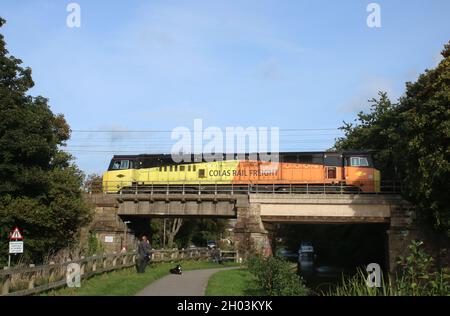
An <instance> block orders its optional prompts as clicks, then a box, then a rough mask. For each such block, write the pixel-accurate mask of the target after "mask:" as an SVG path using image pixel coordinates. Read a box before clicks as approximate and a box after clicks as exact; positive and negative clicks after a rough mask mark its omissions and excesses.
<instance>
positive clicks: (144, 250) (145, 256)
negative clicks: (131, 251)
mask: <svg viewBox="0 0 450 316" xmlns="http://www.w3.org/2000/svg"><path fill="white" fill-rule="evenodd" d="M149 261H150V243H149V242H148V239H147V236H142V239H141V241H140V242H139V244H138V249H137V262H136V269H137V272H138V273H144V272H145V267H146V266H147V264H148V262H149Z"/></svg>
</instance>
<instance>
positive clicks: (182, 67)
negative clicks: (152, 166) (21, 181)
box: [0, 0, 450, 173]
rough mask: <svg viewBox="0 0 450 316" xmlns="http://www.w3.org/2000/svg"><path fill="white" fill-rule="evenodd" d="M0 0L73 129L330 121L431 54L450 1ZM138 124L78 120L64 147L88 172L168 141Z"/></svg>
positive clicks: (18, 52)
mask: <svg viewBox="0 0 450 316" xmlns="http://www.w3.org/2000/svg"><path fill="white" fill-rule="evenodd" d="M70 2H71V1H55V0H48V1H44V0H33V1H31V0H30V1H25V0H23V1H16V0H14V1H13V0H2V2H1V4H0V15H1V16H2V17H3V18H5V19H6V20H7V24H6V26H5V27H3V28H2V30H1V32H2V33H3V34H4V35H5V38H6V42H7V45H8V49H9V51H10V53H11V54H13V55H14V56H16V57H19V58H21V59H22V60H23V62H24V65H26V66H30V67H32V69H33V78H34V80H35V83H36V86H35V87H34V88H33V89H32V91H31V93H32V94H33V95H43V96H45V97H48V98H49V99H50V105H51V108H52V110H53V111H54V112H56V113H63V114H64V115H65V117H66V119H67V121H68V122H69V124H70V125H71V127H72V129H74V130H172V129H173V128H174V127H177V126H187V127H192V124H193V120H194V119H195V118H202V119H203V121H204V125H205V127H207V126H218V127H222V128H223V127H226V126H243V127H247V126H269V127H270V126H277V127H279V128H280V129H291V128H295V129H310V128H312V129H317V128H337V127H339V126H341V125H342V121H343V120H346V121H351V120H353V118H354V117H355V114H356V113H357V112H358V111H359V110H364V109H367V106H368V104H367V102H366V100H367V99H369V98H372V97H374V96H376V94H377V91H378V90H384V91H387V92H388V93H389V95H390V96H391V97H392V98H393V99H396V98H398V97H399V96H400V95H401V94H402V93H403V91H404V83H405V82H406V81H412V80H415V79H416V78H417V75H418V74H419V73H421V72H423V71H424V69H426V68H432V67H434V66H436V65H437V63H438V62H439V59H440V55H439V53H440V51H441V50H442V48H443V45H444V44H445V43H446V42H447V41H448V40H449V39H450V19H448V12H450V1H447V0H430V1H401V0H390V1H377V3H378V4H380V6H381V28H369V27H367V25H366V18H367V16H368V14H369V13H368V12H366V7H367V5H368V4H369V3H370V2H372V1H362V0H354V1H298V0H295V1H294V0H289V1H288V0H281V1H268V0H252V1H247V0H240V1H233V0H228V1H214V0H208V1H206V0H205V1H169V0H163V1H93V0H89V1H76V2H77V3H79V4H80V6H81V28H68V27H67V25H66V17H67V15H68V13H67V12H66V6H67V4H68V3H70ZM337 135H338V132H337V131H310V132H307V131H305V132H304V133H302V132H299V133H298V134H296V135H291V138H288V140H286V142H289V141H290V140H292V139H294V138H295V139H296V141H291V143H289V144H287V147H286V148H287V149H289V150H323V149H326V148H328V147H330V146H331V145H332V143H333V139H334V137H335V136H337ZM149 137H150V136H149V134H148V133H147V134H146V133H129V132H128V133H123V134H122V133H81V132H74V133H73V140H72V141H71V142H69V144H68V148H69V150H72V152H73V153H74V155H75V156H76V158H77V163H78V164H79V166H80V167H81V168H82V169H83V170H84V171H86V172H88V173H89V172H94V171H95V172H101V171H102V170H104V169H105V168H106V165H107V163H108V161H109V159H110V157H111V155H112V154H113V152H115V151H116V152H118V153H122V152H123V151H127V150H129V151H130V152H145V151H146V152H158V151H166V147H167V146H169V144H170V141H169V140H168V139H166V138H164V137H163V136H161V135H158V136H155V137H154V138H153V140H150V139H149ZM95 149H98V150H97V151H96V150H95Z"/></svg>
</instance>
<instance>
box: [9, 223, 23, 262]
mask: <svg viewBox="0 0 450 316" xmlns="http://www.w3.org/2000/svg"><path fill="white" fill-rule="evenodd" d="M12 253H13V254H15V255H16V254H18V253H23V236H22V234H21V233H20V230H19V228H17V227H16V228H14V231H13V232H12V234H11V235H10V236H9V256H8V268H9V267H11V254H12Z"/></svg>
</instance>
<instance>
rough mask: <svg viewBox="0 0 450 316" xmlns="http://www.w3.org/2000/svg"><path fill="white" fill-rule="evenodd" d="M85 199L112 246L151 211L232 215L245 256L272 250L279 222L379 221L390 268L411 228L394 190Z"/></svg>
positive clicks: (409, 212) (165, 214)
mask: <svg viewBox="0 0 450 316" xmlns="http://www.w3.org/2000/svg"><path fill="white" fill-rule="evenodd" d="M88 199H89V200H90V201H92V203H93V204H94V205H95V209H96V212H95V213H96V215H95V220H94V222H93V226H92V227H91V229H92V230H95V231H96V232H97V233H98V234H99V235H100V237H101V238H102V240H103V239H105V238H106V236H110V237H109V238H108V239H109V244H105V246H106V248H108V247H109V248H110V250H115V251H117V250H118V248H119V249H120V243H123V241H124V238H128V241H127V243H128V244H130V243H131V241H132V240H133V238H134V236H133V235H132V234H131V233H130V232H129V231H128V230H127V227H126V225H125V224H124V222H127V221H132V222H133V221H136V220H141V219H145V218H154V217H161V218H168V217H186V218H189V217H190V218H192V217H209V218H230V219H235V225H234V239H235V240H234V241H235V245H236V248H237V250H238V255H239V256H240V257H244V258H245V257H246V256H247V255H248V254H249V253H251V252H259V253H263V254H266V255H270V254H271V244H272V242H271V241H272V240H273V237H274V231H275V227H276V225H277V224H280V223H282V224H286V223H295V224H303V223H309V224H369V223H380V224H385V226H386V241H387V242H386V245H387V247H386V248H387V249H386V255H387V256H386V257H387V258H388V266H389V269H390V270H393V269H394V268H395V261H396V258H397V256H398V255H401V254H402V252H403V251H404V250H405V249H406V245H407V244H409V242H410V240H411V238H414V232H415V229H414V227H413V225H412V220H413V217H414V212H413V208H412V206H411V205H410V204H409V203H408V202H406V201H404V200H402V198H401V197H400V196H399V195H397V194H339V193H335V192H334V193H326V192H324V193H307V194H299V193H290V192H287V193H286V192H284V193H275V192H272V193H253V192H247V193H246V194H244V193H243V192H241V193H233V194H230V193H229V194H224V193H221V194H219V193H216V192H209V193H207V194H204V193H202V192H198V193H196V194H192V193H180V192H165V193H164V194H163V193H155V192H150V193H139V194H136V193H130V194H101V193H99V194H90V195H89V196H88ZM105 240H106V239H105ZM112 240H114V241H112Z"/></svg>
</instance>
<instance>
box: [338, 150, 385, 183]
mask: <svg viewBox="0 0 450 316" xmlns="http://www.w3.org/2000/svg"><path fill="white" fill-rule="evenodd" d="M343 162H344V178H345V183H346V184H347V185H351V186H355V187H358V188H359V189H360V190H361V191H363V192H380V171H379V170H377V169H375V167H374V164H373V160H372V156H371V155H370V154H367V153H357V152H354V153H346V154H345V155H344V161H343Z"/></svg>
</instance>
